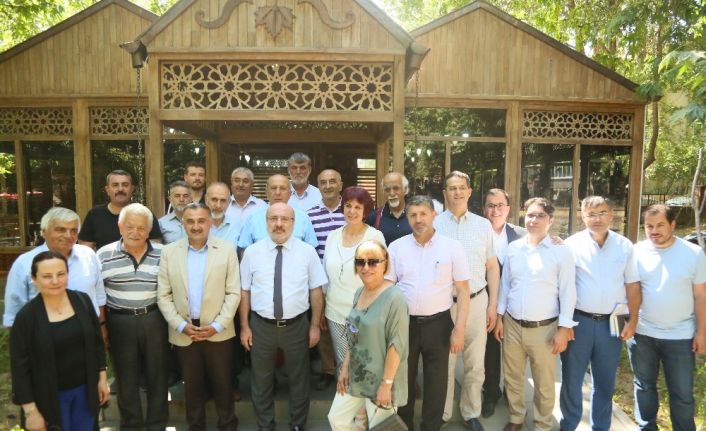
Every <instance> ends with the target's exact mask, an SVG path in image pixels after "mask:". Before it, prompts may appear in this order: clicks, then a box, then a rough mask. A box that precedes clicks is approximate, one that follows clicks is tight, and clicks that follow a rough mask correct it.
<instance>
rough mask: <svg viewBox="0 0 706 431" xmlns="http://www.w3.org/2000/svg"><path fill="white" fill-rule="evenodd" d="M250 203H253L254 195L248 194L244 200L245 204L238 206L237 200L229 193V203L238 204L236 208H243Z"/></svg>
mask: <svg viewBox="0 0 706 431" xmlns="http://www.w3.org/2000/svg"><path fill="white" fill-rule="evenodd" d="M250 204H255V196H253V195H252V194H250V196H248V200H247V201H245V205H243V206H242V207H241V206H240V204H239V203H238V201H236V200H235V196H233V195H232V194H231V195H230V205H236V206H238V208H245V207H247V206H248V205H250Z"/></svg>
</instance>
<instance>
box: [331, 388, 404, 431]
mask: <svg viewBox="0 0 706 431" xmlns="http://www.w3.org/2000/svg"><path fill="white" fill-rule="evenodd" d="M363 407H365V410H366V412H367V414H368V424H369V425H368V426H369V427H370V428H372V427H374V426H375V425H377V424H378V423H380V422H382V421H384V420H385V419H387V418H388V417H390V416H392V415H393V414H394V413H395V410H394V409H391V408H390V409H381V408H378V406H376V405H375V404H374V403H373V402H372V401H370V400H369V399H367V398H360V397H354V396H353V395H351V394H349V393H346V394H344V395H341V394H339V393H338V392H336V396H335V397H334V398H333V403H331V410H329V412H328V422H329V425H331V429H332V430H333V431H353V430H355V429H356V428H357V425H356V424H355V422H354V418H355V417H356V414H357V413H358V411H359V410H360V409H362V408H363Z"/></svg>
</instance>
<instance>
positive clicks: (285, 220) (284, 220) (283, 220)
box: [267, 216, 294, 223]
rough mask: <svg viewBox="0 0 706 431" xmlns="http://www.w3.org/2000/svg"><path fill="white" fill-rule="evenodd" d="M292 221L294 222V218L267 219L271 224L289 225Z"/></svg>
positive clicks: (273, 217)
mask: <svg viewBox="0 0 706 431" xmlns="http://www.w3.org/2000/svg"><path fill="white" fill-rule="evenodd" d="M292 220H294V217H276V216H272V217H267V221H269V222H270V223H277V222H278V221H281V222H282V223H288V222H290V221H292Z"/></svg>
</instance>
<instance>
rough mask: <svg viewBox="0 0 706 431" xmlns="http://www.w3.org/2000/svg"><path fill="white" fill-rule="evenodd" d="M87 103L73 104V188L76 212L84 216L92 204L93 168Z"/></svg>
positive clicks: (83, 101)
mask: <svg viewBox="0 0 706 431" xmlns="http://www.w3.org/2000/svg"><path fill="white" fill-rule="evenodd" d="M88 109H89V108H88V104H87V103H86V101H85V100H84V99H78V100H76V101H75V102H74V106H73V130H74V136H73V141H74V176H75V178H76V180H75V183H74V188H75V190H76V213H78V215H79V216H81V217H85V215H86V214H87V213H88V210H89V209H91V207H92V206H93V193H92V191H93V190H92V188H91V187H90V185H91V184H93V170H92V162H91V141H90V139H89V133H90V121H91V120H90V115H89V112H88Z"/></svg>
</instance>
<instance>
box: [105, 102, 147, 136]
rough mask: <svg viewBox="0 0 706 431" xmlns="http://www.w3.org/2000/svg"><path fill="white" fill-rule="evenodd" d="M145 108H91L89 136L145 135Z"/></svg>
mask: <svg viewBox="0 0 706 431" xmlns="http://www.w3.org/2000/svg"><path fill="white" fill-rule="evenodd" d="M148 125H149V117H148V116H147V108H130V107H109V108H102V107H101V108H91V135H94V136H95V135H129V136H135V135H145V134H147V132H148V128H147V127H148Z"/></svg>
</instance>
